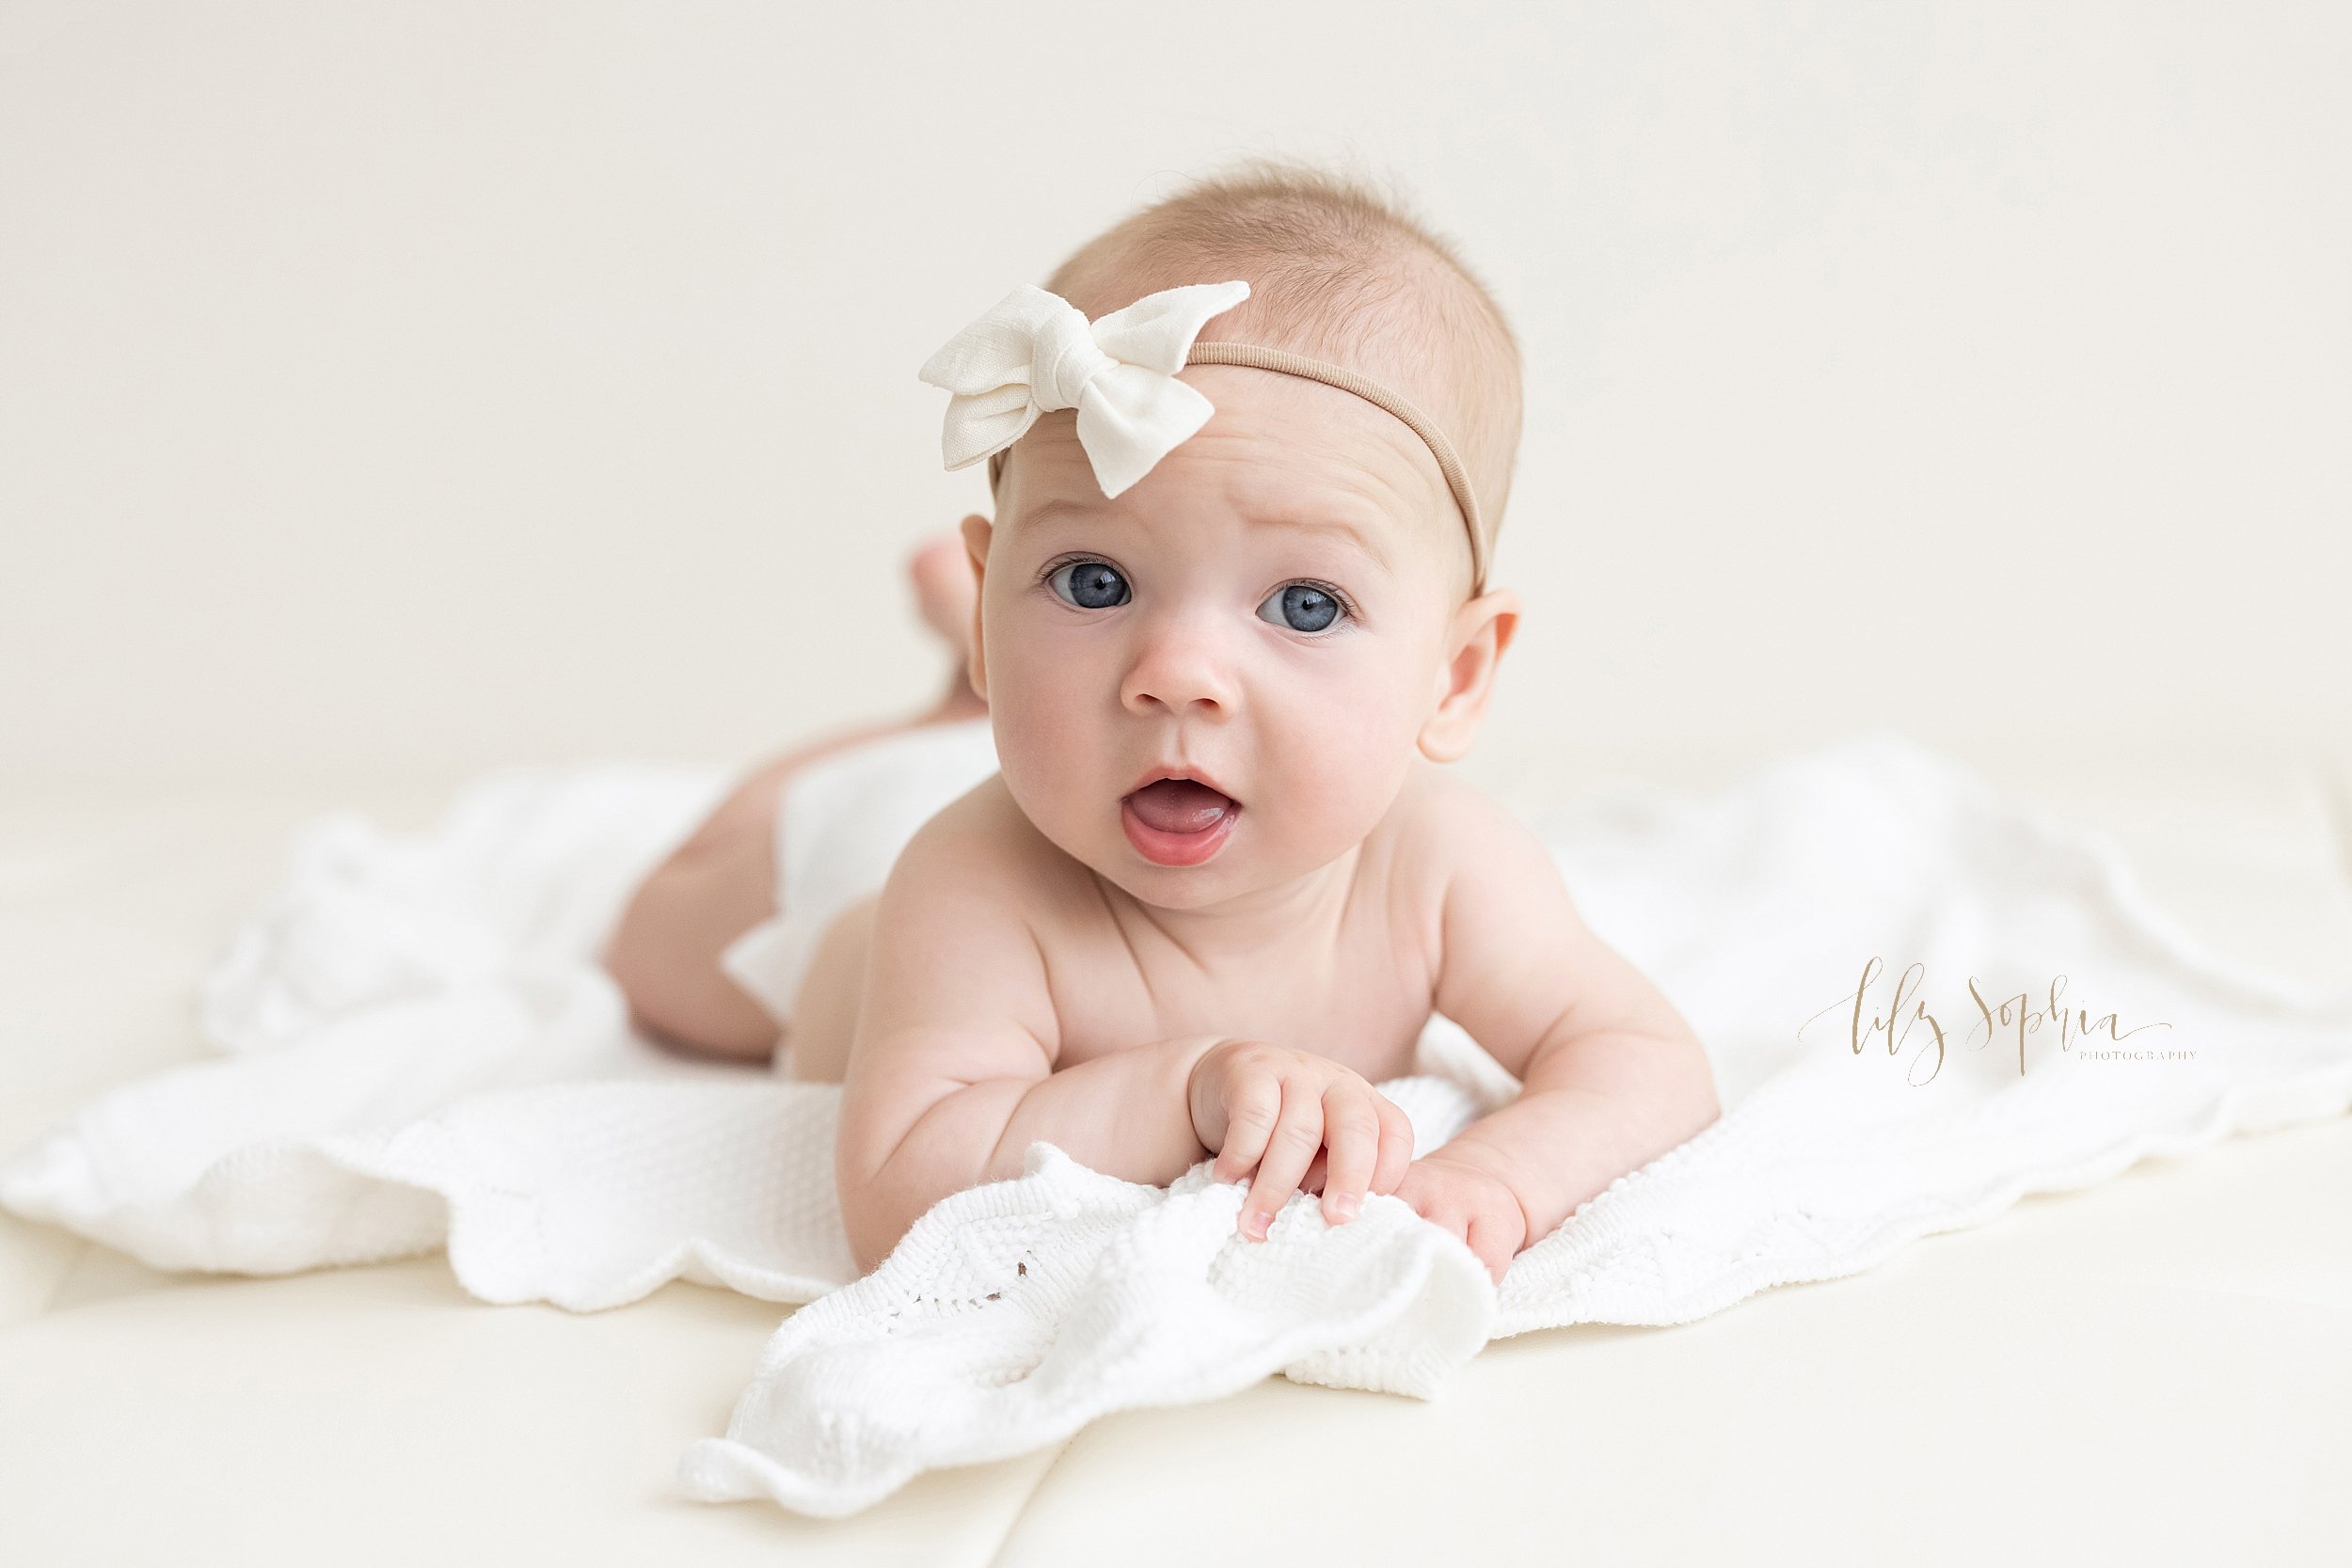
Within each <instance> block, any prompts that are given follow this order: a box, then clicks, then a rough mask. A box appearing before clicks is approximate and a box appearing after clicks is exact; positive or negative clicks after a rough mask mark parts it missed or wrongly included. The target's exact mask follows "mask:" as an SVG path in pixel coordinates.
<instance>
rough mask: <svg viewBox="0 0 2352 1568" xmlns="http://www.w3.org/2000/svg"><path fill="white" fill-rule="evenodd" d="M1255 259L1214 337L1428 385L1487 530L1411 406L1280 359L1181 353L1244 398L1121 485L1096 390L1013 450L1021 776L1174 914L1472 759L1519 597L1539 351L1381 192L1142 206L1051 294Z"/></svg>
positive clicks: (1292, 860) (1004, 524) (1004, 563)
mask: <svg viewBox="0 0 2352 1568" xmlns="http://www.w3.org/2000/svg"><path fill="white" fill-rule="evenodd" d="M1229 279H1240V280H1243V281H1246V282H1247V283H1248V285H1249V294H1248V298H1247V299H1246V300H1244V301H1242V302H1241V303H1240V304H1239V305H1237V306H1234V307H1232V309H1227V310H1225V311H1223V312H1222V313H1221V314H1218V315H1216V316H1213V317H1211V318H1209V319H1208V321H1207V323H1206V324H1205V325H1204V326H1203V327H1202V329H1201V331H1200V334H1199V338H1200V341H1222V342H1240V343H1247V344H1253V345H1257V346H1260V347H1263V348H1271V349H1277V350H1283V351H1288V352H1289V353H1291V354H1295V355H1299V356H1306V357H1308V358H1310V359H1312V360H1316V361H1321V362H1323V363H1326V364H1329V365H1336V366H1338V367H1340V368H1342V369H1343V370H1344V371H1347V372H1354V373H1355V374H1357V375H1359V376H1362V377H1367V378H1369V380H1370V381H1371V382H1372V383H1375V384H1376V386H1377V387H1378V388H1385V389H1386V390H1387V391H1388V392H1389V393H1391V394H1395V395H1401V397H1402V398H1403V399H1404V400H1406V402H1407V403H1408V404H1411V405H1412V406H1413V407H1414V408H1416V409H1418V410H1419V411H1420V414H1421V415H1422V417H1423V418H1424V419H1425V420H1428V421H1430V422H1433V423H1434V424H1435V425H1436V426H1437V427H1438V430H1439V431H1440V432H1442V435H1441V436H1439V437H1438V444H1439V445H1440V446H1443V445H1445V444H1446V443H1447V441H1448V439H1449V438H1450V443H1451V449H1452V451H1454V453H1455V454H1456V456H1457V457H1458V463H1459V467H1460V469H1461V471H1462V474H1463V476H1465V477H1466V478H1467V481H1468V487H1469V489H1470V492H1471V494H1472V496H1474V498H1475V499H1474V503H1473V506H1474V510H1475V512H1476V514H1477V516H1478V518H1479V524H1480V527H1481V528H1482V530H1483V532H1484V537H1483V539H1481V540H1480V541H1479V547H1478V548H1476V549H1473V547H1472V540H1471V535H1470V530H1469V527H1468V525H1467V520H1466V516H1465V513H1464V509H1463V507H1462V505H1461V504H1460V503H1459V502H1458V501H1457V499H1456V497H1455V494H1454V488H1453V487H1452V486H1451V485H1450V484H1449V482H1448V478H1447V475H1446V474H1445V472H1444V471H1443V469H1442V468H1441V467H1440V464H1439V461H1438V457H1437V455H1436V453H1435V451H1433V449H1432V445H1431V443H1430V442H1429V441H1427V440H1424V439H1423V438H1422V436H1421V435H1419V434H1416V432H1415V430H1414V428H1413V426H1412V425H1410V424H1408V423H1407V422H1406V420H1405V419H1403V418H1401V417H1399V415H1398V414H1397V413H1393V412H1391V411H1389V409H1388V408H1387V407H1385V406H1383V404H1381V403H1379V402H1375V401H1373V400H1372V399H1370V398H1368V397H1366V396H1359V395H1358V394H1357V393H1356V392H1353V391H1349V390H1344V389H1343V388H1340V387H1338V386H1334V385H1330V384H1327V383H1326V382H1324V381H1320V380H1315V379H1310V378H1308V377H1306V376H1304V375H1299V374H1289V373H1283V372H1276V371H1270V370H1263V369H1259V368H1256V367H1253V366H1247V365H1235V364H1190V365H1186V366H1184V368H1183V369H1182V371H1181V372H1179V379H1181V380H1182V381H1184V383H1186V384H1188V385H1189V386H1191V387H1193V388H1196V389H1197V390H1199V391H1200V393H1202V394H1204V395H1205V396H1206V397H1207V399H1208V400H1209V402H1210V403H1211V404H1214V405H1215V412H1214V413H1213V414H1212V415H1211V416H1210V417H1209V418H1208V420H1207V422H1206V423H1205V424H1203V425H1201V426H1200V428H1199V430H1198V431H1196V432H1195V433H1194V434H1192V435H1191V436H1188V437H1187V438H1184V439H1183V440H1181V441H1179V442H1178V443H1177V444H1176V445H1175V446H1174V447H1172V448H1171V449H1169V450H1168V451H1167V452H1166V454H1165V455H1163V456H1161V457H1159V458H1158V460H1157V461H1156V463H1154V464H1152V467H1150V468H1149V470H1148V471H1147V472H1145V473H1144V475H1143V477H1142V478H1141V479H1139V480H1136V481H1135V482H1134V483H1132V484H1130V485H1129V486H1128V487H1127V488H1125V489H1123V490H1121V491H1120V493H1119V495H1117V496H1116V497H1106V496H1105V495H1104V490H1103V486H1102V483H1101V481H1100V480H1099V479H1098V477H1097V474H1096V470H1095V467H1094V466H1093V459H1091V458H1090V456H1089V452H1088V451H1087V450H1086V448H1085V447H1083V446H1082V445H1081V444H1080V442H1079V439H1078V436H1077V416H1076V414H1075V413H1073V411H1070V410H1067V409H1065V410H1062V411H1059V412H1054V413H1047V414H1043V415H1041V416H1040V417H1038V418H1037V420H1036V422H1035V423H1034V424H1033V425H1031V426H1030V427H1029V429H1028V430H1027V432H1026V433H1025V435H1023V436H1021V437H1020V439H1018V440H1017V441H1015V442H1014V443H1013V444H1012V445H1011V447H1010V448H1009V449H1008V450H1007V451H1005V452H1004V453H1003V455H1002V460H1001V471H1000V472H999V473H998V476H997V483H996V487H995V501H996V515H995V519H994V521H993V523H992V522H990V521H987V520H984V519H981V518H978V517H973V518H970V519H967V521H966V523H965V529H964V533H965V540H966V543H967V545H968V546H969V548H970V551H971V555H972V560H973V563H974V567H975V569H976V571H977V573H978V574H979V578H980V594H979V609H978V611H977V627H976V634H975V637H974V644H973V658H972V679H973V684H974V686H975V687H976V688H977V689H979V690H980V691H981V692H982V694H983V695H985V696H986V697H987V698H988V701H989V706H990V712H991V714H992V717H993V727H994V731H995V736H996V749H997V754H998V758H999V760H1000V763H1001V766H1002V768H1003V773H1004V778H1005V782H1006V785H1007V787H1008V788H1009V790H1010V792H1011V794H1012V796H1013V798H1014V800H1016V801H1017V802H1018V803H1019V805H1020V806H1021V808H1022V810H1023V811H1024V812H1025V814H1026V815H1027V816H1028V817H1029V819H1030V820H1031V821H1032V822H1033V823H1035V824H1036V826H1037V827H1038V829H1039V831H1040V832H1042V833H1044V835H1045V836H1046V837H1047V838H1049V839H1051V840H1052V841H1053V842H1054V843H1055V844H1056V845H1057V846H1059V847H1061V848H1062V849H1063V850H1065V851H1066V852H1068V853H1069V854H1071V855H1072V856H1073V857H1075V858H1076V859H1078V860H1080V861H1082V862H1084V863H1086V864H1088V865H1089V866H1090V867H1092V868H1093V869H1094V870H1095V871H1097V872H1098V873H1100V874H1101V875H1103V876H1104V877H1106V878H1108V879H1110V880H1112V881H1114V882H1116V883H1117V884H1119V885H1120V887H1122V888H1124V889H1125V890H1126V891H1127V892H1128V893H1130V894H1132V895H1135V896H1136V897H1137V898H1138V899H1141V900H1142V901H1144V902H1146V903H1150V904H1154V905H1159V906H1163V907H1167V908H1177V909H1200V908H1205V907H1207V906H1211V905H1218V904H1225V903H1228V902H1230V901H1232V900H1233V899H1236V898H1244V897H1247V896H1248V895H1253V894H1259V893H1263V892H1267V891H1269V890H1273V889H1276V888H1279V887H1282V886H1285V885H1287V884H1290V883H1292V882H1294V881H1295V879H1298V878H1299V877H1301V876H1303V875H1305V874H1307V873H1309V872H1311V871H1313V870H1314V869H1316V868H1318V867H1320V866H1323V865H1327V864H1328V863H1331V862H1333V861H1335V860H1337V859H1338V858H1340V857H1341V856H1343V855H1344V854H1346V853H1347V852H1348V851H1349V850H1351V849H1353V848H1354V847H1357V846H1358V845H1359V844H1360V843H1362V842H1363V840H1364V839H1365V837H1366V836H1367V835H1368V834H1369V833H1370V832H1372V831H1373V829H1374V828H1375V826H1376V825H1377V824H1378V822H1379V821H1380V819H1381V817H1382V816H1384V815H1385V814H1386V813H1387V812H1388V811H1389V810H1390V808H1391V806H1392V805H1393V804H1394V802H1395V800H1396V799H1397V796H1398V793H1399V791H1400V790H1401V789H1402V788H1403V786H1404V784H1405V783H1406V779H1407V778H1408V776H1409V773H1410V770H1411V768H1412V767H1413V759H1414V757H1415V756H1416V755H1417V754H1418V755H1421V756H1426V757H1428V758H1430V759H1432V760H1435V761H1439V762H1448V761H1452V760H1454V758H1456V757H1458V756H1460V755H1461V754H1462V753H1463V752H1466V751H1467V750H1468V749H1469V747H1470V740H1471V738H1472V736H1473V735H1474V734H1475V732H1476V729H1477V727H1478V723H1479V721H1480V720H1481V718H1482V717H1483V715H1484V713H1485V710H1486V702H1487V699H1488V696H1489V694H1490V692H1491V689H1492V682H1493V676H1494V669H1495V664H1496V661H1497V660H1498V659H1499V658H1500V657H1501V655H1502V650H1503V648H1504V647H1505V646H1506V645H1507V644H1508V643H1509V641H1510V639H1511V636H1512V633H1513V630H1514V628H1515V627H1516V625H1517V619H1518V601H1517V598H1516V596H1515V595H1513V594H1510V593H1509V592H1508V591H1507V590H1488V589H1486V586H1485V584H1484V582H1483V581H1482V580H1480V578H1479V573H1478V571H1477V565H1478V563H1480V562H1484V561H1485V560H1486V559H1488V558H1490V557H1491V553H1492V544H1493V535H1494V531H1495V530H1496V529H1497V528H1498V527H1499V526H1500V524H1501V522H1502V510H1503V504H1504V501H1505V500H1506V499H1507V497H1508V494H1509V488H1510V481H1511V470H1512V465H1513V459H1514V457H1515V455H1516V453H1517V450H1518V434H1519V360H1518V346H1517V344H1516V342H1515V341H1513V338H1512V335H1511V331H1510V328H1509V326H1508V325H1507V324H1506V323H1505V322H1504V320H1503V317H1502V312H1501V310H1500V309H1499V308H1498V307H1497V306H1496V305H1495V303H1494V301H1493V299H1492V298H1491V296H1490V295H1489V294H1488V293H1487V292H1486V289H1485V287H1484V286H1483V285H1482V284H1481V283H1479V281H1478V280H1477V279H1476V278H1475V277H1472V276H1471V275H1470V273H1469V272H1468V270H1467V269H1466V268H1465V267H1464V266H1463V265H1462V263H1461V262H1460V261H1457V260H1456V259H1455V258H1454V255H1453V253H1452V252H1451V250H1450V248H1449V247H1447V246H1446V245H1444V243H1443V242H1442V241H1440V240H1438V239H1437V238H1436V237H1435V236H1433V235H1431V234H1430V233H1429V232H1428V231H1427V230H1425V229H1423V228H1422V226H1421V225H1420V224H1419V223H1417V222H1416V221H1414V220H1413V219H1412V218H1410V217H1409V216H1407V215H1406V214H1403V213H1402V212H1400V211H1399V210H1398V209H1397V208H1396V207H1395V206H1394V205H1393V204H1392V203H1391V202H1390V201H1388V200H1385V199H1383V198H1381V197H1380V196H1378V195H1377V194H1375V193H1373V192H1371V191H1368V190H1366V189H1364V188H1363V187H1361V186H1360V185H1358V184H1355V183H1353V182H1348V181H1345V180H1343V179H1340V178H1336V177H1334V176H1331V175H1327V174H1324V173H1320V172H1317V171H1313V170H1302V169H1295V168H1292V167H1287V166H1268V165H1264V164H1257V165H1252V166H1248V167H1247V168H1245V170H1244V171H1242V172H1241V173H1239V174H1234V175H1227V176H1222V177H1218V178H1216V179H1212V180H1210V181H1207V182H1202V183H1200V184H1198V185H1196V186H1194V187H1193V188H1191V189H1189V190H1187V191H1185V192H1184V193H1183V194H1180V195H1178V196H1176V197H1174V198H1170V199H1168V200H1166V201H1163V202H1160V203H1158V204H1157V205H1154V206H1152V207H1151V208H1148V209H1146V210H1145V211H1143V212H1141V213H1138V214H1136V215H1135V216H1133V217H1131V218H1129V219H1127V220H1126V221H1125V222H1123V223H1120V225H1118V226H1117V227H1115V228H1113V229H1112V230H1109V231H1107V232H1106V233H1104V234H1103V235H1102V236H1100V237H1099V238H1097V239H1095V240H1093V241H1091V242H1089V244H1088V245H1085V246H1084V247H1083V248H1081V249H1080V250H1079V251H1078V252H1077V253H1076V254H1075V255H1073V257H1071V258H1070V260H1069V261H1066V262H1064V263H1063V264H1062V266H1061V267H1060V269H1059V270H1058V271H1057V272H1056V273H1055V275H1054V276H1053V277H1052V278H1051V279H1049V280H1048V281H1047V283H1046V284H1045V287H1046V289H1047V290H1049V291H1050V292H1051V293H1055V294H1057V295H1059V296H1061V298H1063V299H1065V300H1067V301H1069V303H1070V304H1071V305H1072V306H1074V307H1076V308H1077V309H1078V310H1080V311H1081V312H1083V313H1084V315H1085V316H1086V317H1087V318H1088V319H1089V320H1094V319H1096V318H1100V317H1102V316H1104V315H1106V314H1108V313H1109V312H1111V311H1114V310H1118V309H1123V308H1124V307H1126V306H1128V305H1130V304H1133V303H1134V302H1135V301H1136V300H1137V299H1139V298H1141V297H1143V296H1144V295H1147V294H1152V293H1158V292H1160V291H1163V290H1167V289H1171V288H1177V287H1180V286H1183V285H1186V284H1200V283H1220V282H1224V281H1227V280H1229ZM1065 313H1066V312H1065ZM1170 778H1173V779H1179V780H1190V781H1192V783H1190V784H1155V783H1154V781H1157V780H1165V779H1170Z"/></svg>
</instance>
